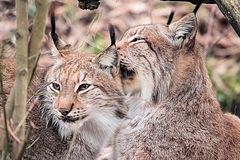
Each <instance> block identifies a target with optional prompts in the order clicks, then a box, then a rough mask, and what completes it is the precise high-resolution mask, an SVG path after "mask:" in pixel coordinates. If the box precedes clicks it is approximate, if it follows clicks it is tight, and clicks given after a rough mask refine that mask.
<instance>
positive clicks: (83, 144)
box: [24, 18, 127, 160]
mask: <svg viewBox="0 0 240 160" xmlns="http://www.w3.org/2000/svg"><path fill="white" fill-rule="evenodd" d="M51 36H52V39H53V42H54V44H55V46H54V54H53V55H52V57H51V58H52V61H53V65H52V66H51V67H50V68H48V69H47V71H46V74H45V76H44V80H43V82H42V83H40V85H42V88H43V90H42V92H41V95H40V97H39V100H38V102H36V104H35V106H34V108H33V111H32V113H31V116H30V120H32V121H33V122H34V123H35V124H36V126H37V129H34V131H33V133H32V134H31V136H30V140H29V142H28V144H27V149H26V153H25V155H24V159H41V160H50V159H51V160H54V159H55V160H62V159H64V160H65V159H66V158H67V155H68V152H69V148H70V143H71V139H72V137H74V134H75V135H76V140H75V142H74V143H73V148H72V151H71V152H70V154H69V157H68V159H71V160H79V159H81V160H91V159H95V157H96V155H97V154H98V152H99V150H100V149H101V147H102V145H103V144H104V143H105V141H107V139H108V137H109V136H110V135H111V134H112V133H113V132H114V129H115V128H116V127H117V126H118V123H119V122H120V121H121V120H122V119H123V118H124V117H125V115H126V112H127V107H126V105H125V103H124V97H125V96H124V93H123V90H122V85H121V79H120V76H119V75H118V73H119V60H118V55H117V53H116V48H115V40H114V39H115V37H114V32H113V30H111V38H112V44H111V46H109V47H108V48H107V49H106V50H104V51H103V52H101V53H100V54H99V55H98V56H97V57H96V56H93V55H91V54H84V53H79V52H78V51H77V50H76V49H73V48H72V46H71V45H69V44H66V43H65V42H63V41H62V40H61V39H60V38H59V37H58V35H57V33H55V20H54V18H52V33H51ZM38 104H39V105H40V106H38ZM41 115H42V116H41ZM45 126H49V128H46V127H45Z"/></svg>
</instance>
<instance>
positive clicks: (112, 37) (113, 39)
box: [108, 24, 116, 46]
mask: <svg viewBox="0 0 240 160" xmlns="http://www.w3.org/2000/svg"><path fill="white" fill-rule="evenodd" d="M108 30H109V34H110V39H111V46H112V45H115V43H116V34H115V30H114V26H113V25H111V24H110V25H109V27H108Z"/></svg>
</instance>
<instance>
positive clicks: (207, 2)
mask: <svg viewBox="0 0 240 160" xmlns="http://www.w3.org/2000/svg"><path fill="white" fill-rule="evenodd" d="M160 1H176V2H190V3H192V4H197V1H196V0H160ZM202 3H206V4H215V1H214V0H203V1H202Z"/></svg>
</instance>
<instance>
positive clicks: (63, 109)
mask: <svg viewBox="0 0 240 160" xmlns="http://www.w3.org/2000/svg"><path fill="white" fill-rule="evenodd" d="M73 105H74V104H72V105H71V107H69V108H67V107H63V108H59V112H60V113H61V114H62V115H63V116H67V115H68V113H69V112H71V110H72V109H73Z"/></svg>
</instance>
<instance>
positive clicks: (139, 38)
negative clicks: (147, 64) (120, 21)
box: [130, 37, 145, 43]
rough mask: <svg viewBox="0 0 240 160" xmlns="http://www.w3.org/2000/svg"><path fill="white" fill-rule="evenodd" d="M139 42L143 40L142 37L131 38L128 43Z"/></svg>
mask: <svg viewBox="0 0 240 160" xmlns="http://www.w3.org/2000/svg"><path fill="white" fill-rule="evenodd" d="M140 40H143V41H144V40H145V39H144V38H142V37H135V38H133V39H132V40H131V41H130V43H132V42H137V41H140Z"/></svg>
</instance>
